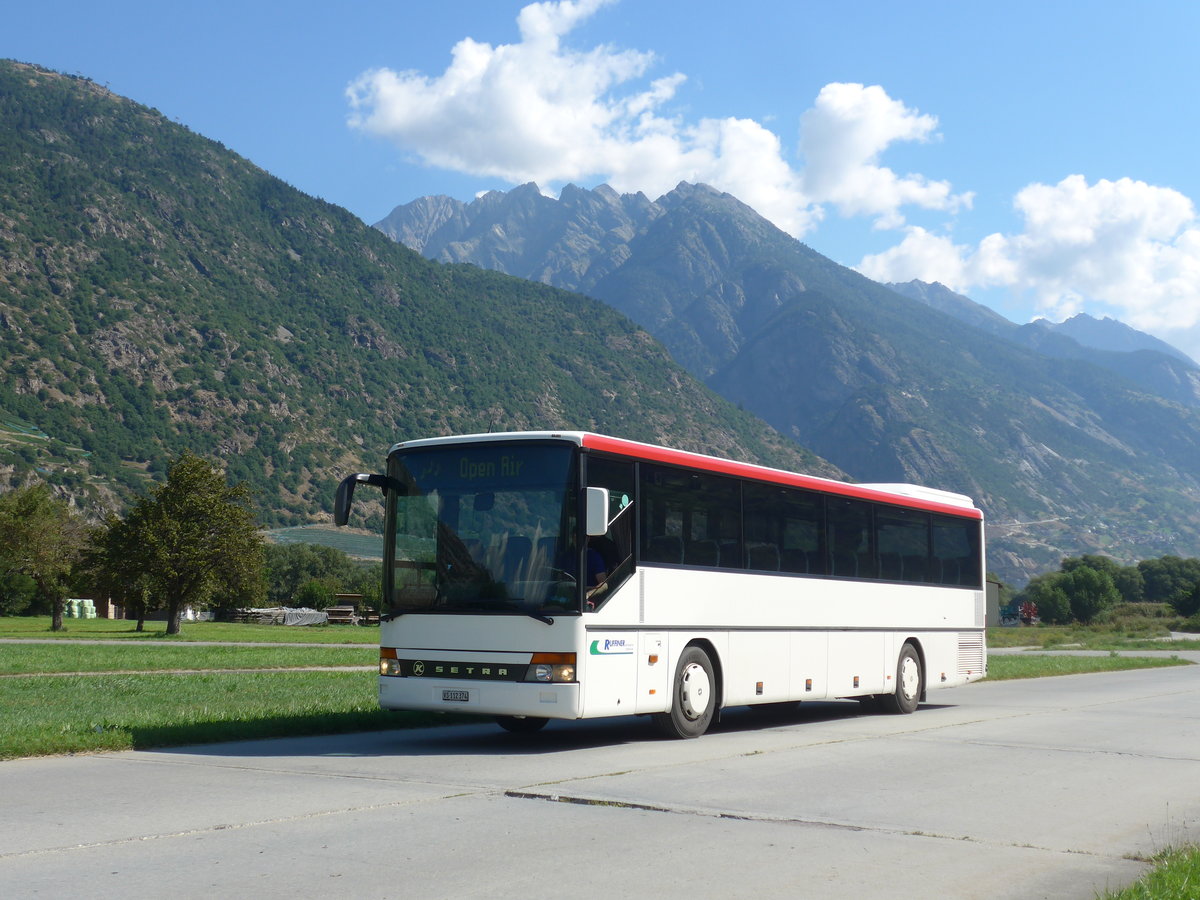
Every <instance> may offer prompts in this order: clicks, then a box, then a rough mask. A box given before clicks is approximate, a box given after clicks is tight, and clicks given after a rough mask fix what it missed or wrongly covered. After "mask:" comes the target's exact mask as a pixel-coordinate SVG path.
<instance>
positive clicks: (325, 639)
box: [0, 616, 379, 647]
mask: <svg viewBox="0 0 1200 900" xmlns="http://www.w3.org/2000/svg"><path fill="white" fill-rule="evenodd" d="M63 624H64V626H65V630H64V631H51V630H50V617H49V616H10V617H6V618H0V638H37V639H44V640H55V641H57V640H67V641H78V640H115V641H126V640H127V641H164V640H165V641H172V642H177V643H181V644H186V643H190V642H195V641H222V642H234V643H239V644H242V643H255V642H258V643H266V644H297V643H304V644H309V643H311V644H365V645H369V646H372V647H377V646H378V645H379V626H378V625H315V626H304V627H288V626H286V625H241V624H233V623H231V622H184V623H183V626H182V627H181V629H180V630H181V632H182V633H181V634H178V635H172V636H168V635H167V631H166V629H167V624H166V622H147V623H146V630H145V631H135V630H134V629H135V627H136V626H137V623H136V622H131V621H128V620H125V619H64V620H63Z"/></svg>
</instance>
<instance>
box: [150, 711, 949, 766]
mask: <svg viewBox="0 0 1200 900" xmlns="http://www.w3.org/2000/svg"><path fill="white" fill-rule="evenodd" d="M939 708H942V707H939V706H938V705H928V704H925V705H922V707H921V710H934V709H939ZM920 714H921V711H920V710H919V711H918V712H917V715H918V716H919V715H920ZM397 715H403V714H402V713H398V714H397ZM881 715H883V713H879V712H876V711H875V710H873V709H870V708H869V707H864V706H863V705H861V704H859V703H857V702H854V701H817V702H813V703H792V704H780V705H772V706H768V707H734V708H731V709H727V710H724V711H723V712H722V713H721V719H720V721H719V722H717V723H715V724H714V725H713V727H712V728H711V729H710V730H709V733H708V735H707V736H706V737H711V736H716V735H720V734H722V733H742V732H752V731H766V730H769V729H777V728H789V727H803V726H805V725H809V724H812V725H815V724H818V723H822V722H831V721H837V720H848V719H854V718H873V717H877V716H881ZM335 718H336V717H335ZM325 724H326V725H327V726H328V727H325V728H323V729H321V730H322V731H325V732H326V733H323V734H313V735H309V736H305V737H279V738H269V737H265V738H261V739H254V740H240V741H234V742H231V743H214V744H193V745H190V746H174V747H160V748H158V749H154V750H152V751H150V752H155V753H165V754H175V753H179V754H187V755H189V756H223V757H244V758H270V757H288V758H295V757H303V756H312V757H330V756H343V757H348V758H354V757H386V756H395V757H409V756H462V755H483V756H488V755H493V756H514V755H522V756H523V755H530V756H532V755H538V754H551V753H562V752H569V751H574V750H590V749H594V748H597V747H607V746H616V745H620V744H632V743H655V742H664V743H672V742H673V741H672V739H669V738H664V737H662V736H661V735H660V734H659V733H658V732H657V730H656V729H655V728H654V726H653V723H652V722H651V721H650V719H649V717H648V716H636V717H635V716H625V717H618V718H611V719H582V720H575V721H566V720H551V721H550V722H549V723H548V724H547V725H546V727H545V728H544V729H542V730H541V731H538V732H535V733H532V734H512V733H509V732H507V731H504V730H503V729H501V728H500V727H499V726H498V725H496V724H495V723H494V722H492V721H491V719H490V718H488V717H479V718H474V717H470V716H463V715H455V716H453V717H450V716H447V724H445V725H442V726H437V727H425V728H411V727H408V728H405V727H400V728H395V729H386V730H368V731H358V732H355V731H352V730H350V729H348V728H347V729H339V728H336V727H333V726H334V724H335V723H325ZM330 732H345V733H330ZM144 737H146V738H147V739H149V738H151V737H153V738H154V739H155V740H154V741H153V743H159V744H166V743H175V744H178V743H180V741H178V740H174V741H172V740H170V738H171V735H162V734H155V735H153V736H150V735H146V736H144ZM176 737H180V738H184V739H186V735H183V734H181V735H178V736H176ZM706 737H701V738H699V740H705V739H706ZM147 742H148V743H150V741H149V740H148V741H147Z"/></svg>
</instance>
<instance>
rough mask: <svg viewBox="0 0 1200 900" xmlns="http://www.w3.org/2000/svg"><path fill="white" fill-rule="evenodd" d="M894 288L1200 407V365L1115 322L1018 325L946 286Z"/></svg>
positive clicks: (992, 330)
mask: <svg viewBox="0 0 1200 900" xmlns="http://www.w3.org/2000/svg"><path fill="white" fill-rule="evenodd" d="M888 287H890V288H891V289H892V290H894V291H897V292H898V293H901V294H904V295H905V296H906V297H911V298H913V299H914V300H920V301H921V302H922V303H924V304H926V305H927V306H931V307H933V308H934V309H938V310H941V311H942V312H945V313H948V314H949V315H951V316H954V317H955V318H956V319H958V320H960V321H962V322H966V323H967V324H969V325H973V326H975V327H976V328H979V329H981V330H983V331H985V332H987V333H988V334H991V335H994V336H996V337H1001V338H1004V339H1005V340H1007V341H1011V342H1014V343H1017V344H1020V345H1022V346H1024V347H1029V348H1031V349H1034V350H1036V351H1037V352H1038V353H1040V354H1042V355H1044V356H1050V357H1054V358H1055V359H1075V360H1082V361H1084V362H1088V363H1091V364H1092V365H1096V366H1100V367H1101V368H1103V369H1108V370H1109V371H1110V372H1114V373H1116V374H1117V375H1120V376H1121V377H1122V378H1125V379H1127V380H1128V381H1130V382H1132V383H1133V384H1135V385H1137V386H1138V387H1140V388H1142V389H1143V390H1146V391H1149V392H1150V393H1152V394H1155V395H1157V396H1159V397H1162V398H1164V399H1167V400H1171V401H1173V402H1176V403H1182V404H1184V405H1185V406H1191V407H1196V408H1200V366H1197V365H1196V363H1195V362H1193V361H1192V360H1191V359H1190V358H1189V357H1188V356H1187V354H1185V353H1183V352H1182V351H1180V350H1176V349H1175V348H1174V347H1172V346H1171V345H1170V344H1167V343H1165V342H1163V341H1160V340H1159V339H1158V338H1156V337H1152V336H1151V335H1148V334H1144V333H1142V332H1140V331H1136V330H1135V329H1133V328H1130V327H1129V326H1128V325H1125V324H1124V323H1122V322H1118V321H1116V320H1115V319H1109V318H1105V319H1095V318H1092V317H1091V316H1089V315H1086V314H1084V313H1080V314H1079V315H1077V316H1074V317H1073V318H1070V319H1068V320H1067V321H1065V322H1062V323H1060V324H1054V323H1053V322H1047V321H1046V320H1044V319H1038V320H1036V321H1033V322H1030V323H1028V324H1027V325H1016V324H1014V323H1012V322H1010V321H1008V319H1006V318H1004V317H1003V316H1001V315H998V314H997V313H994V312H992V311H991V310H990V309H988V308H987V307H985V306H982V305H980V304H978V303H976V302H975V301H974V300H971V299H970V298H968V297H964V296H962V295H961V294H956V293H954V292H953V291H951V290H950V289H949V288H948V287H946V286H945V285H942V284H937V283H934V284H925V283H924V282H921V281H910V282H906V283H904V284H889V285H888Z"/></svg>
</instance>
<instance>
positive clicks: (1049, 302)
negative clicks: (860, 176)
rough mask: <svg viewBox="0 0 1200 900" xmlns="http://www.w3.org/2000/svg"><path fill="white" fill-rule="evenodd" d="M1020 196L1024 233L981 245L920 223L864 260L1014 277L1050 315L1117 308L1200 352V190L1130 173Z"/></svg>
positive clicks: (903, 276) (947, 278) (959, 282)
mask: <svg viewBox="0 0 1200 900" xmlns="http://www.w3.org/2000/svg"><path fill="white" fill-rule="evenodd" d="M1014 206H1015V208H1016V210H1017V211H1018V212H1019V213H1020V215H1021V216H1022V219H1023V221H1024V227H1023V230H1022V231H1021V232H1020V233H1018V234H1013V235H1005V234H992V235H989V236H987V237H986V238H984V239H983V240H982V241H981V242H980V243H979V246H978V247H975V248H974V249H972V248H970V247H967V246H963V245H956V244H953V243H951V242H950V241H949V240H948V239H945V238H939V237H936V236H934V235H931V234H928V233H926V232H924V231H922V230H921V229H910V230H909V232H908V234H907V235H906V237H905V238H904V240H903V241H902V242H901V243H900V244H898V245H897V246H895V247H893V248H891V249H890V250H887V251H885V252H883V253H879V254H874V255H871V256H868V257H865V258H864V259H863V261H862V262H861V263H860V265H859V269H860V271H862V272H863V273H864V274H866V275H867V276H868V277H871V278H875V279H876V280H880V281H907V280H909V279H911V278H920V279H922V280H923V281H942V282H943V283H945V284H947V285H950V286H953V287H955V289H957V290H960V291H969V289H970V288H972V287H980V288H987V287H994V286H1003V287H1007V288H1010V289H1012V290H1014V291H1015V292H1017V293H1019V294H1023V295H1025V296H1028V297H1030V298H1031V299H1032V300H1033V303H1034V304H1035V308H1036V310H1037V311H1038V312H1039V313H1041V314H1043V315H1046V316H1048V317H1050V318H1054V319H1063V318H1066V317H1068V316H1071V315H1074V314H1075V313H1077V312H1081V311H1083V310H1085V309H1086V310H1087V311H1088V312H1090V313H1092V314H1094V315H1103V314H1107V315H1112V316H1114V317H1116V318H1118V319H1121V320H1122V321H1124V322H1127V323H1128V324H1130V325H1132V326H1133V327H1135V328H1139V329H1142V330H1144V331H1147V332H1150V333H1152V334H1155V335H1157V336H1158V337H1161V338H1163V339H1164V340H1167V341H1169V342H1171V343H1174V344H1176V345H1177V346H1179V347H1181V348H1182V349H1184V350H1185V351H1187V352H1189V353H1190V354H1191V355H1193V356H1200V222H1198V221H1197V218H1196V211H1195V208H1194V206H1193V204H1192V201H1191V200H1190V199H1188V198H1187V197H1186V196H1184V195H1183V194H1181V193H1179V192H1178V191H1175V190H1173V189H1171V188H1165V187H1158V186H1155V185H1151V184H1147V183H1145V182H1143V181H1134V180H1132V179H1129V178H1122V179H1119V180H1117V181H1108V180H1104V179H1101V180H1100V181H1097V182H1096V183H1095V184H1088V182H1087V180H1086V179H1085V178H1084V177H1083V176H1082V175H1071V176H1068V177H1067V178H1064V179H1063V180H1062V181H1060V182H1059V183H1058V184H1056V185H1046V184H1031V185H1029V186H1028V187H1026V188H1024V189H1022V190H1021V191H1020V192H1019V193H1018V194H1017V196H1016V198H1015V199H1014Z"/></svg>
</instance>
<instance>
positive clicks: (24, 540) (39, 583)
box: [0, 484, 87, 631]
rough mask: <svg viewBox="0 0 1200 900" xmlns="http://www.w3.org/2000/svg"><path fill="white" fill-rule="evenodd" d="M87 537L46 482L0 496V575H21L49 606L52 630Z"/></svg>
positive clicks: (58, 628)
mask: <svg viewBox="0 0 1200 900" xmlns="http://www.w3.org/2000/svg"><path fill="white" fill-rule="evenodd" d="M86 542H87V527H86V525H85V524H84V522H83V519H82V518H81V517H79V516H78V515H76V514H75V513H74V512H72V511H71V508H70V507H69V506H68V505H67V502H66V501H65V500H61V499H59V498H57V497H55V496H54V494H53V493H52V492H51V491H50V488H49V487H48V486H47V485H44V484H39V485H32V486H30V487H24V488H19V489H17V490H15V491H11V492H9V493H7V494H3V495H0V576H3V577H5V578H9V577H11V576H13V575H24V576H25V577H27V578H29V579H30V580H31V581H32V582H33V583H34V585H36V590H37V597H38V600H39V601H40V602H42V603H44V604H46V605H47V606H48V607H49V608H50V610H51V623H52V624H51V626H50V628H51V630H52V631H62V630H63V601H64V600H65V599H66V596H67V586H68V584H69V581H70V575H71V569H72V567H73V566H74V565H75V563H76V562H77V561H78V560H79V558H80V556H81V554H82V552H83V548H84V546H85V544H86Z"/></svg>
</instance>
